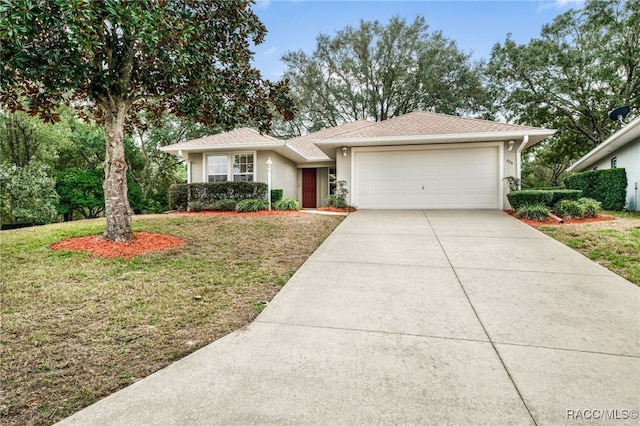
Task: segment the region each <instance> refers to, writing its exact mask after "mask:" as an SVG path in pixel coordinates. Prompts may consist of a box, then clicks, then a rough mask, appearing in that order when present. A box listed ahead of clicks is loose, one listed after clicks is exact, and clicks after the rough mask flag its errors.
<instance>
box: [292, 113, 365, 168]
mask: <svg viewBox="0 0 640 426" xmlns="http://www.w3.org/2000/svg"><path fill="white" fill-rule="evenodd" d="M372 124H375V123H372V122H371V121H367V120H358V121H353V122H351V123H345V124H342V125H340V126H336V127H329V128H327V129H323V130H318V131H317V132H313V133H308V134H306V135H302V136H298V137H296V138H292V139H287V141H286V143H287V145H289V146H291V147H292V148H293V149H295V150H296V151H298V152H300V153H302V154H303V155H304V156H305V157H307V158H314V159H316V158H317V159H328V158H329V157H327V155H326V154H325V153H324V152H322V150H320V148H318V147H317V146H316V145H315V144H314V143H313V141H314V140H319V139H329V138H335V137H338V136H339V135H341V134H343V133H348V132H351V131H354V130H358V129H362V128H364V127H367V126H370V125H372Z"/></svg>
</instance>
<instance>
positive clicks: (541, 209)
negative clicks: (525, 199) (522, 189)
mask: <svg viewBox="0 0 640 426" xmlns="http://www.w3.org/2000/svg"><path fill="white" fill-rule="evenodd" d="M516 214H517V215H518V217H521V218H523V219H529V220H539V221H543V220H545V219H546V218H547V217H548V216H549V208H548V207H547V206H546V205H544V204H542V203H538V204H526V205H524V206H521V207H520V208H518V210H517V211H516Z"/></svg>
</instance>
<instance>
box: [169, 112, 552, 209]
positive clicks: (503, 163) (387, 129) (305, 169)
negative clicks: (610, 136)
mask: <svg viewBox="0 0 640 426" xmlns="http://www.w3.org/2000/svg"><path fill="white" fill-rule="evenodd" d="M553 133H555V130H547V129H541V128H536V127H527V126H518V125H513V124H504V123H497V122H494V121H487V120H478V119H472V118H463V117H456V116H449V115H443V114H436V113H430V112H420V111H418V112H412V113H409V114H405V115H402V116H399V117H395V118H392V119H389V120H385V121H381V122H375V123H374V122H370V121H367V120H359V121H355V122H352V123H347V124H344V125H341V126H337V127H333V128H329V129H325V130H321V131H318V132H314V133H310V134H307V135H304V136H300V137H297V138H293V139H289V140H286V141H281V140H278V139H275V138H272V137H269V136H264V135H261V134H259V133H258V132H256V131H254V130H251V129H237V130H234V131H231V132H227V133H221V134H217V135H213V136H206V137H204V138H200V139H194V140H190V141H185V142H181V143H178V144H174V145H169V146H165V147H163V148H161V149H162V150H163V151H165V152H169V153H172V154H175V155H178V156H180V157H182V158H184V159H185V161H186V162H187V165H188V181H189V182H215V181H221V180H248V181H261V182H266V181H267V166H266V162H267V160H268V159H269V158H271V161H272V162H273V166H272V178H271V179H272V187H273V188H278V189H283V191H284V197H286V198H295V199H298V200H300V201H301V202H302V207H303V208H315V207H320V206H322V205H323V201H324V199H325V198H326V196H327V195H328V194H329V193H331V192H332V190H333V188H335V184H336V181H340V180H342V181H345V182H346V188H347V190H348V191H349V194H348V198H347V202H348V203H349V204H350V205H353V206H356V207H358V208H361V209H443V208H447V209H449V208H453V209H455V208H461V209H465V208H468V209H470V208H484V209H504V208H507V207H508V201H507V199H506V193H507V192H508V191H509V187H508V184H507V182H505V177H510V176H511V177H515V178H518V179H519V178H520V169H521V162H520V161H521V160H520V154H521V151H522V150H523V149H525V148H528V147H530V146H532V145H534V144H536V143H538V142H540V141H541V140H543V139H545V138H547V137H548V136H551V135H552V134H553Z"/></svg>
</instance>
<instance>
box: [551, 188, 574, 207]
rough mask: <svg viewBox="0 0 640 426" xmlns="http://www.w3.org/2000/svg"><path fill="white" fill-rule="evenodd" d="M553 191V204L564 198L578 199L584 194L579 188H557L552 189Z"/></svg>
mask: <svg viewBox="0 0 640 426" xmlns="http://www.w3.org/2000/svg"><path fill="white" fill-rule="evenodd" d="M551 192H553V199H552V200H551V204H550V205H552V206H555V205H556V203H558V202H559V201H562V200H574V201H575V200H577V199H578V198H580V197H581V196H582V191H581V190H579V189H562V188H557V189H553V190H551Z"/></svg>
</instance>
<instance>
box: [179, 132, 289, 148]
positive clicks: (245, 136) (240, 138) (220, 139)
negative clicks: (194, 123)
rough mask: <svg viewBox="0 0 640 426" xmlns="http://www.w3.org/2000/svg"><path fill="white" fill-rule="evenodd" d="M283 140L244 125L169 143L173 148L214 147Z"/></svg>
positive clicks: (270, 142)
mask: <svg viewBox="0 0 640 426" xmlns="http://www.w3.org/2000/svg"><path fill="white" fill-rule="evenodd" d="M278 142H282V141H281V140H279V139H276V138H274V137H271V136H267V135H262V134H260V133H259V132H258V131H256V130H254V129H249V128H246V127H243V128H241V129H235V130H232V131H230V132H224V133H217V134H215V135H210V136H204V137H202V138H198V139H191V140H188V141H184V142H180V143H177V144H173V145H169V146H170V147H171V149H173V150H177V149H184V148H197V147H213V146H216V145H221V146H227V145H247V144H261V143H265V144H273V143H278Z"/></svg>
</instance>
